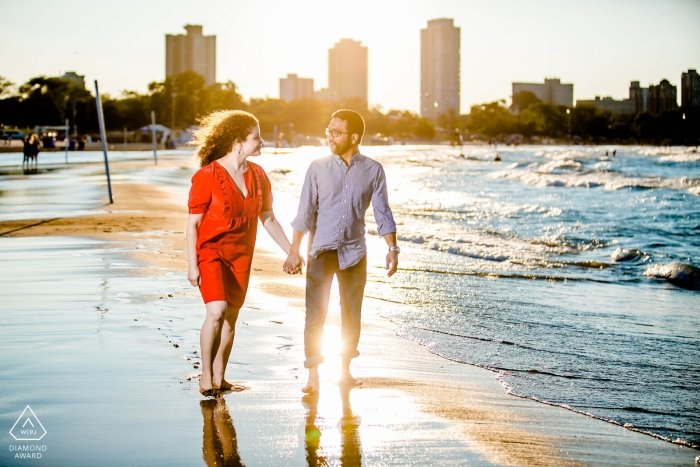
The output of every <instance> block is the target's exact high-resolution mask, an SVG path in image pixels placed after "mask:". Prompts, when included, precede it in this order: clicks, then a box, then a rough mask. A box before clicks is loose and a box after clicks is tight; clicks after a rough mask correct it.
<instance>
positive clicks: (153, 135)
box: [151, 110, 158, 165]
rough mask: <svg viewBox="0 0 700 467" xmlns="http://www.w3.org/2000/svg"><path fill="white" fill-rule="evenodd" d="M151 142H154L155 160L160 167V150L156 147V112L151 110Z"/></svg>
mask: <svg viewBox="0 0 700 467" xmlns="http://www.w3.org/2000/svg"><path fill="white" fill-rule="evenodd" d="M151 141H153V160H155V161H156V165H158V150H157V145H156V112H155V111H154V110H151Z"/></svg>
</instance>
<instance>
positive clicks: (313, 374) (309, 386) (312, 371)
mask: <svg viewBox="0 0 700 467" xmlns="http://www.w3.org/2000/svg"><path fill="white" fill-rule="evenodd" d="M319 388H320V383H319V381H318V368H309V381H307V383H306V386H304V387H303V388H301V392H304V393H306V394H318V390H319Z"/></svg>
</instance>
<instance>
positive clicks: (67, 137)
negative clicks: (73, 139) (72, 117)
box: [63, 119, 70, 164]
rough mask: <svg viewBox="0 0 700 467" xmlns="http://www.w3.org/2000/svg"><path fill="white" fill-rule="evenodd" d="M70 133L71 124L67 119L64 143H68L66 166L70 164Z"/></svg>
mask: <svg viewBox="0 0 700 467" xmlns="http://www.w3.org/2000/svg"><path fill="white" fill-rule="evenodd" d="M69 131H70V123H69V122H68V119H66V139H64V140H63V141H64V142H65V143H66V164H67V163H68V145H69V144H70V135H69V134H68V132H69Z"/></svg>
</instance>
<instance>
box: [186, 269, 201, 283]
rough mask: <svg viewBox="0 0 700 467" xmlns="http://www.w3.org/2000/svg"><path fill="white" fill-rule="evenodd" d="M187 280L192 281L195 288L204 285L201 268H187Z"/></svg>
mask: <svg viewBox="0 0 700 467" xmlns="http://www.w3.org/2000/svg"><path fill="white" fill-rule="evenodd" d="M187 280H188V281H190V284H192V286H193V287H199V286H200V285H202V275H201V274H200V272H199V266H196V265H195V266H191V267H189V268H187Z"/></svg>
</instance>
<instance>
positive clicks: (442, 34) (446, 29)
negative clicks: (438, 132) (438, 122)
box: [420, 18, 460, 118]
mask: <svg viewBox="0 0 700 467" xmlns="http://www.w3.org/2000/svg"><path fill="white" fill-rule="evenodd" d="M459 86H460V28H457V27H455V26H454V20H453V19H447V18H442V19H434V20H431V21H428V27H427V28H425V29H421V31H420V113H421V115H422V116H423V117H426V118H437V117H438V116H440V114H443V113H445V112H447V111H448V110H450V109H452V110H454V111H455V112H457V113H458V114H459V100H460V99H459V98H460V93H459Z"/></svg>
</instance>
